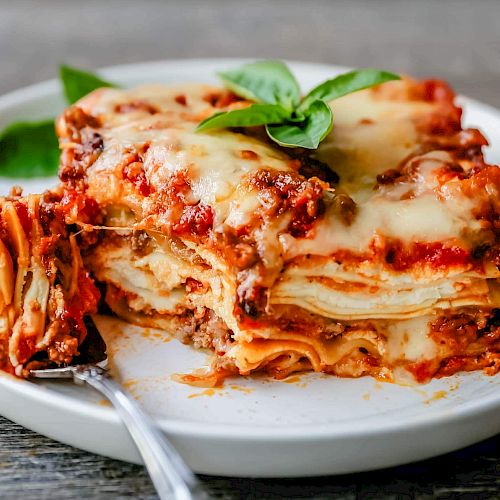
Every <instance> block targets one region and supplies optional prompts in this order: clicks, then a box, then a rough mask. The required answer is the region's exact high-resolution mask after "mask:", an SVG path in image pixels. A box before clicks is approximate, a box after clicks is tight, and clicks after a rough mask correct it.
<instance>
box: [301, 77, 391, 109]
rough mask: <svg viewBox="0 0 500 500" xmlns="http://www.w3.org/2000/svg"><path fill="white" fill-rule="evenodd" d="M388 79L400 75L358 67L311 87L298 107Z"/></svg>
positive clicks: (340, 95) (337, 96) (339, 95)
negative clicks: (358, 68)
mask: <svg viewBox="0 0 500 500" xmlns="http://www.w3.org/2000/svg"><path fill="white" fill-rule="evenodd" d="M390 80H400V77H399V76H398V75H395V74H394V73H389V72H387V71H380V70H377V69H360V70H357V71H350V72H349V73H344V74H343V75H339V76H337V77H336V78H333V79H331V80H327V81H326V82H323V83H322V84H320V85H318V86H317V87H315V88H314V89H312V90H311V92H309V94H307V95H306V97H305V98H304V100H303V102H302V104H301V105H300V108H301V109H305V108H306V107H307V106H309V105H310V104H311V103H312V102H313V101H315V100H317V99H323V100H325V101H331V100H333V99H337V98H339V97H342V96H344V95H346V94H350V93H352V92H356V91H358V90H363V89H367V88H368V87H373V86H374V85H378V84H380V83H384V82H388V81H390Z"/></svg>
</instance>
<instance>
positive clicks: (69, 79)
mask: <svg viewBox="0 0 500 500" xmlns="http://www.w3.org/2000/svg"><path fill="white" fill-rule="evenodd" d="M59 78H60V79H61V83H62V84H63V89H64V95H65V96H66V99H67V101H68V102H69V103H70V104H73V103H75V102H76V101H78V100H79V99H81V98H82V97H84V96H86V95H87V94H90V93H91V92H92V91H93V90H95V89H98V88H101V87H116V85H115V84H114V83H110V82H107V81H106V80H103V79H102V78H99V77H98V76H97V75H95V74H94V73H90V72H88V71H83V70H81V69H77V68H72V67H71V66H66V65H65V64H61V66H60V67H59Z"/></svg>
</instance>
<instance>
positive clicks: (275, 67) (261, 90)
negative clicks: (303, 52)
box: [218, 61, 300, 110]
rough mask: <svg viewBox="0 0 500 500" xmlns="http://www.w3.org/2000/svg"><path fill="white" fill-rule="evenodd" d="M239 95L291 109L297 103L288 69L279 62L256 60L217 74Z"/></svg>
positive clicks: (294, 82)
mask: <svg viewBox="0 0 500 500" xmlns="http://www.w3.org/2000/svg"><path fill="white" fill-rule="evenodd" d="M218 75H219V77H220V78H221V79H222V81H223V82H224V83H225V85H226V86H227V87H228V88H229V89H231V90H232V91H233V92H234V93H236V94H238V95H239V96H242V97H245V98H246V99H250V100H252V101H257V102H264V103H267V104H281V105H282V106H283V107H284V108H286V109H288V110H292V109H293V108H294V107H295V106H298V104H299V102H300V88H299V84H298V83H297V80H296V79H295V77H294V76H293V75H292V73H291V71H290V70H289V69H288V66H287V65H286V64H284V63H282V62H281V61H258V62H255V63H251V64H245V65H244V66H242V67H241V68H237V69H234V70H230V71H223V72H220V73H218Z"/></svg>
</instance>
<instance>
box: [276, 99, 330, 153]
mask: <svg viewBox="0 0 500 500" xmlns="http://www.w3.org/2000/svg"><path fill="white" fill-rule="evenodd" d="M305 115H306V119H305V120H304V121H303V122H302V123H297V124H295V123H293V124H292V123H288V124H284V125H266V130H267V133H268V135H269V137H270V138H271V139H272V140H273V141H275V142H277V143H278V144H279V145H280V146H285V147H301V148H306V149H316V148H317V147H318V145H319V143H320V142H321V141H322V140H323V139H324V138H325V137H326V136H327V135H328V133H329V132H330V131H331V129H332V125H333V115H332V110H331V109H330V107H329V106H328V104H326V103H325V102H324V101H322V100H316V101H314V102H312V103H311V104H310V105H309V107H308V108H307V109H306V110H305Z"/></svg>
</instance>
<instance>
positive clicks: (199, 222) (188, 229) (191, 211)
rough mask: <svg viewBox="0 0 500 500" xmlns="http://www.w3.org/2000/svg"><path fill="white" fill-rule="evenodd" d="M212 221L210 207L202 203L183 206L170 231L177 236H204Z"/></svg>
mask: <svg viewBox="0 0 500 500" xmlns="http://www.w3.org/2000/svg"><path fill="white" fill-rule="evenodd" d="M213 223H214V212H213V210H212V207H210V206H208V205H205V204H204V203H198V205H189V206H186V207H184V209H183V211H182V215H181V217H180V219H179V222H178V223H177V224H174V225H173V227H172V232H173V233H174V234H176V235H177V236H181V235H185V234H190V235H192V236H206V235H207V234H208V232H209V231H210V229H212V226H213Z"/></svg>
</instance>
